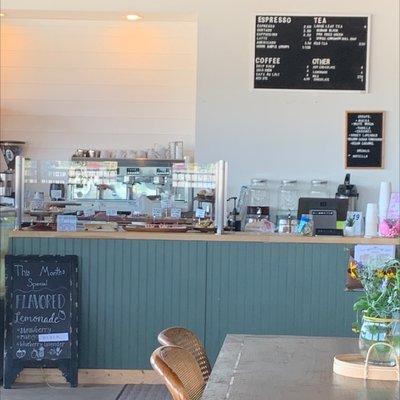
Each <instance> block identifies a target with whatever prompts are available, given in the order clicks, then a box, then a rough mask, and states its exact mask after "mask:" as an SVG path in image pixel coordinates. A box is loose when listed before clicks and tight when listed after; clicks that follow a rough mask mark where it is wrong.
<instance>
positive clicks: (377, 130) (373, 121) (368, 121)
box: [346, 111, 384, 168]
mask: <svg viewBox="0 0 400 400" xmlns="http://www.w3.org/2000/svg"><path fill="white" fill-rule="evenodd" d="M383 116H384V113H383V112H371V111H365V112H362V111H358V112H354V111H352V112H348V113H347V118H346V168H382V167H383V129H384V127H383V123H384V121H383V119H384V118H383Z"/></svg>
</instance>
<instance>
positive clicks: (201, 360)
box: [158, 327, 211, 382]
mask: <svg viewBox="0 0 400 400" xmlns="http://www.w3.org/2000/svg"><path fill="white" fill-rule="evenodd" d="M158 341H159V343H160V344H161V345H162V346H179V347H182V348H183V349H185V350H187V351H189V352H190V353H192V355H193V356H194V358H195V359H196V360H197V363H198V364H199V367H200V370H201V373H202V374H203V378H204V382H207V381H208V378H209V377H210V374H211V365H210V361H209V360H208V357H207V354H206V351H205V350H204V346H203V343H201V341H200V339H199V338H198V337H197V336H196V335H195V334H194V333H193V332H192V331H190V330H188V329H186V328H181V327H173V328H167V329H165V330H163V331H162V332H161V333H160V334H159V335H158Z"/></svg>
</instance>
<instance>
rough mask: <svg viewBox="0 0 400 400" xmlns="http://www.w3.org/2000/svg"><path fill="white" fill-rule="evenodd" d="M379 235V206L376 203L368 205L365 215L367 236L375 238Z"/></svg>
mask: <svg viewBox="0 0 400 400" xmlns="http://www.w3.org/2000/svg"><path fill="white" fill-rule="evenodd" d="M377 235H378V205H377V204H376V203H368V204H367V212H366V213H365V236H367V237H373V236H377Z"/></svg>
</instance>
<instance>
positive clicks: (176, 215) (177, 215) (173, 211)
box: [171, 208, 182, 219]
mask: <svg viewBox="0 0 400 400" xmlns="http://www.w3.org/2000/svg"><path fill="white" fill-rule="evenodd" d="M181 216H182V210H181V209H180V208H171V218H176V219H179V218H180V217H181Z"/></svg>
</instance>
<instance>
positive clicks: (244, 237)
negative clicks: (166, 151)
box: [10, 231, 400, 245]
mask: <svg viewBox="0 0 400 400" xmlns="http://www.w3.org/2000/svg"><path fill="white" fill-rule="evenodd" d="M10 237H11V238H32V239H34V238H60V239H123V240H178V241H208V242H254V243H314V244H318V243H320V244H324V243H326V244H392V245H400V238H379V237H377V238H364V237H341V236H314V237H309V236H294V235H279V234H274V235H269V234H255V233H245V232H238V233H226V234H223V235H214V234H207V233H197V232H195V233H147V232H125V231H119V232H93V231H92V232H87V231H78V232H48V231H47V232H46V231H43V232H41V231H12V232H10Z"/></svg>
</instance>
